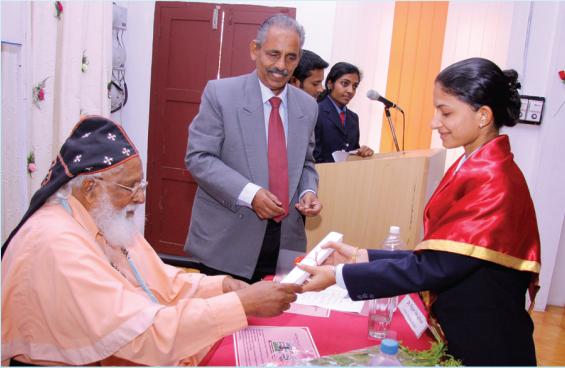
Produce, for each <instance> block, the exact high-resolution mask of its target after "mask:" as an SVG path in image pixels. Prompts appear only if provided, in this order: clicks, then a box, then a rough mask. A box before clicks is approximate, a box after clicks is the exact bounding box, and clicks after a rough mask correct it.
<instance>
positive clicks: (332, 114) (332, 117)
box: [324, 96, 347, 135]
mask: <svg viewBox="0 0 565 368" xmlns="http://www.w3.org/2000/svg"><path fill="white" fill-rule="evenodd" d="M324 111H325V112H326V117H327V119H328V121H330V122H331V124H332V125H334V126H335V127H336V128H337V130H338V131H340V132H341V134H343V135H345V128H344V126H343V124H341V120H340V119H339V115H338V113H337V111H336V109H335V106H334V105H333V103H332V102H331V101H330V97H329V96H327V97H326V99H325V100H324ZM346 116H347V115H346Z"/></svg>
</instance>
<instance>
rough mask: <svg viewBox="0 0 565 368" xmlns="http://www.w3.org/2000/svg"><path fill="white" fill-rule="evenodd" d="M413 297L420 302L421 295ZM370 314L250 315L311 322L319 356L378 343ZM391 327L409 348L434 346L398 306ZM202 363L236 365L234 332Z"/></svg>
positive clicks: (269, 322)
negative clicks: (371, 331) (369, 326)
mask: <svg viewBox="0 0 565 368" xmlns="http://www.w3.org/2000/svg"><path fill="white" fill-rule="evenodd" d="M413 299H414V300H415V301H416V303H418V304H419V305H420V306H421V301H420V299H419V298H418V297H417V296H416V295H414V296H413ZM367 323H368V322H367V316H364V315H360V314H357V313H344V312H337V311H331V313H330V317H329V318H324V317H311V316H304V315H300V314H293V313H283V314H282V315H280V316H277V317H272V318H257V317H250V318H249V325H250V326H308V327H309V328H310V332H311V334H312V337H313V339H314V342H315V343H316V346H317V348H318V352H319V353H320V356H325V355H332V354H340V353H344V352H347V351H350V350H355V349H360V348H365V347H369V346H373V345H377V344H379V342H378V341H376V340H371V339H369V338H368V336H367ZM389 329H390V330H394V331H396V332H397V339H398V340H399V341H401V342H402V343H403V344H404V345H405V346H407V347H409V348H410V349H417V350H424V349H428V348H430V346H431V342H432V337H431V336H430V335H428V334H427V333H424V334H423V335H422V336H421V337H420V338H419V339H418V338H416V336H415V335H414V333H413V332H412V331H411V330H410V328H409V327H408V325H407V324H406V321H405V320H404V317H403V316H402V314H401V313H400V311H399V310H396V312H395V313H394V316H393V319H392V322H391V325H390V328H389ZM200 365H210V366H235V352H234V344H233V336H231V335H230V336H226V337H224V338H223V339H222V340H220V341H219V342H218V343H217V344H216V345H215V346H214V348H212V350H211V351H210V353H208V355H207V356H206V357H205V358H204V360H203V361H202V362H201V363H200Z"/></svg>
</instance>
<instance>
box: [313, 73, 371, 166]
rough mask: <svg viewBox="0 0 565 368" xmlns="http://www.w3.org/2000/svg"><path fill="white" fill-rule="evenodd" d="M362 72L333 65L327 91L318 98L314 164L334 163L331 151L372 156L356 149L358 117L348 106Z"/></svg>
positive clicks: (360, 148)
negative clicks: (354, 152)
mask: <svg viewBox="0 0 565 368" xmlns="http://www.w3.org/2000/svg"><path fill="white" fill-rule="evenodd" d="M360 81H361V72H360V71H359V68H357V67H356V66H355V65H352V64H349V63H344V62H340V63H337V64H335V65H334V66H333V67H332V68H331V70H330V73H329V74H328V77H327V78H326V90H325V91H324V92H323V93H322V94H321V95H320V98H319V103H318V121H317V123H316V148H315V149H314V159H315V160H316V162H317V163H322V162H334V159H333V157H332V153H333V152H334V151H353V150H357V154H358V155H359V156H362V157H368V156H371V155H373V150H371V149H370V148H369V147H367V146H362V147H360V146H359V117H358V116H357V114H356V113H354V112H353V111H352V110H350V109H348V108H347V104H348V103H349V101H351V99H352V98H353V97H354V96H355V93H356V91H357V87H358V86H359V82H360Z"/></svg>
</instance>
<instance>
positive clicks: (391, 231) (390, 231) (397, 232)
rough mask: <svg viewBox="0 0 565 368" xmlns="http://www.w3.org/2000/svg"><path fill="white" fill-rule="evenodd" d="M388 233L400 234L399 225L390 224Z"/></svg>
mask: <svg viewBox="0 0 565 368" xmlns="http://www.w3.org/2000/svg"><path fill="white" fill-rule="evenodd" d="M388 232H389V233H391V234H394V235H399V234H400V227H399V226H391V227H390V229H389V230H388Z"/></svg>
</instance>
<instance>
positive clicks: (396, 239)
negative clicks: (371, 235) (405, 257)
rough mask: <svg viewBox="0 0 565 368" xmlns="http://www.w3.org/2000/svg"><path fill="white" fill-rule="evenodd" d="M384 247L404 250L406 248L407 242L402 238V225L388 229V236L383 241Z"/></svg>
mask: <svg viewBox="0 0 565 368" xmlns="http://www.w3.org/2000/svg"><path fill="white" fill-rule="evenodd" d="M382 248H383V249H384V250H391V251H394V250H402V249H406V244H404V242H403V241H402V239H400V227H398V226H391V227H390V229H389V230H388V236H387V237H386V239H385V241H384V242H383V246H382Z"/></svg>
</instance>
